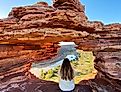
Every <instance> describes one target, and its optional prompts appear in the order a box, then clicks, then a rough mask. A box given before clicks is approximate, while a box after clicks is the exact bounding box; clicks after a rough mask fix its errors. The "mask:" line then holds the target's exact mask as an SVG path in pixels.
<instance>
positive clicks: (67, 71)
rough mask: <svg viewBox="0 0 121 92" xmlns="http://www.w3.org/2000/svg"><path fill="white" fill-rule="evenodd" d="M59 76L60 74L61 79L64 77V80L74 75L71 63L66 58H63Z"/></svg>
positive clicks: (70, 78)
mask: <svg viewBox="0 0 121 92" xmlns="http://www.w3.org/2000/svg"><path fill="white" fill-rule="evenodd" d="M60 76H61V79H64V80H72V79H73V77H74V71H73V69H72V67H71V64H70V61H69V59H68V58H65V59H64V60H63V63H62V66H61V69H60Z"/></svg>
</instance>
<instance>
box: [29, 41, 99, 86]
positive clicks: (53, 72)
mask: <svg viewBox="0 0 121 92" xmlns="http://www.w3.org/2000/svg"><path fill="white" fill-rule="evenodd" d="M59 45H60V46H61V47H60V49H59V51H58V54H57V56H56V57H54V58H52V59H49V60H46V61H41V62H39V63H33V64H32V67H31V69H30V72H31V73H32V74H34V75H35V76H36V77H38V78H39V79H43V80H48V81H54V82H58V81H59V74H58V71H59V69H60V66H61V64H62V62H63V59H64V58H65V57H66V58H68V59H69V60H70V62H71V64H72V67H73V69H74V71H75V72H76V76H75V77H74V81H75V83H76V84H77V83H79V82H80V81H81V80H88V79H93V78H95V75H96V74H97V71H96V70H95V68H94V62H93V61H94V56H93V53H92V52H91V51H83V50H78V49H76V48H75V47H76V44H75V43H74V42H60V44H59Z"/></svg>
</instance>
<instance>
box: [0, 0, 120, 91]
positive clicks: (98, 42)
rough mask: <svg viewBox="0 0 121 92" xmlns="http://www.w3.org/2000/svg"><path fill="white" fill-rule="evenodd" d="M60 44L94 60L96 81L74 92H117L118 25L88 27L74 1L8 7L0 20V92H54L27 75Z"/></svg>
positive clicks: (89, 23)
mask: <svg viewBox="0 0 121 92" xmlns="http://www.w3.org/2000/svg"><path fill="white" fill-rule="evenodd" d="M60 41H73V42H75V43H76V44H77V45H78V47H77V48H78V49H81V50H88V51H93V53H94V56H95V57H96V59H95V61H94V62H95V68H96V69H97V70H98V74H97V76H96V78H95V79H93V80H88V81H82V82H80V84H79V85H77V88H76V89H75V90H76V92H91V91H92V90H93V91H94V92H121V57H120V56H121V24H118V23H115V24H109V25H104V24H103V23H101V22H99V21H89V20H88V18H87V16H86V15H85V7H84V6H83V5H82V4H81V3H80V2H79V0H53V6H48V4H47V3H45V2H38V3H36V4H34V5H31V6H24V7H14V8H13V9H12V10H11V12H10V13H9V15H8V18H5V19H0V92H54V91H55V90H57V91H56V92H59V89H58V86H57V84H56V83H53V82H47V81H42V80H38V79H37V78H35V77H33V75H31V74H30V73H29V69H30V67H31V64H32V62H41V61H42V60H47V59H50V58H51V57H54V56H56V55H57V51H58V49H59V48H60V47H59V46H58V45H57V44H58V42H60ZM45 85H46V86H45ZM50 90H51V91H50Z"/></svg>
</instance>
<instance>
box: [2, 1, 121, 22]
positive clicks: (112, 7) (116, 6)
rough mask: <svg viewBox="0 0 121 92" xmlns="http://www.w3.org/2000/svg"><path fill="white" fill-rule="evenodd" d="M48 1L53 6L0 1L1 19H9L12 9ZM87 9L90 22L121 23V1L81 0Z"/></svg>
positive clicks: (27, 2)
mask: <svg viewBox="0 0 121 92" xmlns="http://www.w3.org/2000/svg"><path fill="white" fill-rule="evenodd" d="M39 1H46V2H48V3H49V5H52V0H0V18H4V17H7V15H8V13H9V12H10V10H11V9H12V7H17V6H24V5H31V4H34V3H36V2H39ZM81 3H82V4H84V5H85V6H86V7H85V8H86V11H85V12H86V15H87V17H88V18H89V20H92V21H98V20H99V21H102V22H104V23H105V24H109V23H115V22H116V23H121V0H81Z"/></svg>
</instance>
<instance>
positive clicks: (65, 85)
mask: <svg viewBox="0 0 121 92" xmlns="http://www.w3.org/2000/svg"><path fill="white" fill-rule="evenodd" d="M59 87H60V89H61V90H62V91H71V90H73V89H74V88H75V83H74V80H71V81H70V80H63V79H60V82H59Z"/></svg>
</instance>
